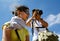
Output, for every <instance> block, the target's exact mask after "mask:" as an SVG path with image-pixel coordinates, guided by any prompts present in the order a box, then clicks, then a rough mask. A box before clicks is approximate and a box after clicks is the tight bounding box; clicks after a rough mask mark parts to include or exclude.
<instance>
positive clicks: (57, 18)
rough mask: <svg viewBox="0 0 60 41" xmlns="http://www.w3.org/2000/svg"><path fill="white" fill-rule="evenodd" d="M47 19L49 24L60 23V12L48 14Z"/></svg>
mask: <svg viewBox="0 0 60 41" xmlns="http://www.w3.org/2000/svg"><path fill="white" fill-rule="evenodd" d="M46 21H47V22H48V24H49V26H52V25H54V24H60V13H59V14H57V15H53V14H50V15H48V16H47V19H46Z"/></svg>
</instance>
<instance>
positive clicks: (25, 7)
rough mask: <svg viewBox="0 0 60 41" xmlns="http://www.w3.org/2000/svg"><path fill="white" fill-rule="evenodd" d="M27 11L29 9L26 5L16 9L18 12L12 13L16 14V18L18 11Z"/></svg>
mask: <svg viewBox="0 0 60 41" xmlns="http://www.w3.org/2000/svg"><path fill="white" fill-rule="evenodd" d="M27 9H29V8H28V7H27V6H24V5H21V6H18V7H16V10H15V11H13V12H12V14H15V16H17V12H16V11H17V10H20V11H24V12H25V11H26V10H27Z"/></svg>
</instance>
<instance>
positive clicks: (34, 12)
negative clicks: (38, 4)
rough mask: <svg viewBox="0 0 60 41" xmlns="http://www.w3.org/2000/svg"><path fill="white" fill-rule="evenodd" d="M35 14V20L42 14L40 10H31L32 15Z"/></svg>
mask: <svg viewBox="0 0 60 41" xmlns="http://www.w3.org/2000/svg"><path fill="white" fill-rule="evenodd" d="M34 14H35V18H36V19H39V18H40V17H41V15H42V14H43V12H42V10H39V9H33V10H32V15H34Z"/></svg>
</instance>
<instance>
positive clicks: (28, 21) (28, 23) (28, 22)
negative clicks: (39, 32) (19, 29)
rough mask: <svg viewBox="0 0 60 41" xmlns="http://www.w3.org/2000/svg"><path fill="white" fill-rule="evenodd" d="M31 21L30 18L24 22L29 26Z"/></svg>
mask: <svg viewBox="0 0 60 41" xmlns="http://www.w3.org/2000/svg"><path fill="white" fill-rule="evenodd" d="M31 21H32V18H30V19H28V20H27V22H26V25H27V26H31V24H30V22H31Z"/></svg>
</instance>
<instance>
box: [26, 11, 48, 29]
mask: <svg viewBox="0 0 60 41" xmlns="http://www.w3.org/2000/svg"><path fill="white" fill-rule="evenodd" d="M32 15H33V16H32V18H31V20H30V21H29V22H28V23H26V24H27V25H28V26H31V24H30V22H31V21H32V19H33V18H35V19H36V20H38V21H40V22H41V24H42V26H43V27H45V28H47V27H48V23H47V22H45V21H44V20H43V19H42V18H41V15H38V14H37V13H36V11H34V13H32Z"/></svg>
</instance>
